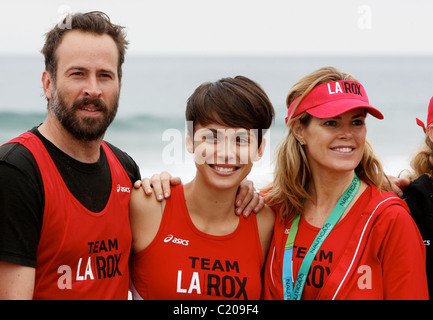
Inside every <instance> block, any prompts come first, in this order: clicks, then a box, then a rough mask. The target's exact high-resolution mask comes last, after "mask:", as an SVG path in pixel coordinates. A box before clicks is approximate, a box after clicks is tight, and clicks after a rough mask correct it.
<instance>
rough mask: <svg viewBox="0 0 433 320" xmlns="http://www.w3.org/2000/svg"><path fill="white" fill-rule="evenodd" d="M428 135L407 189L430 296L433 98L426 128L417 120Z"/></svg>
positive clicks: (413, 164) (432, 275)
mask: <svg viewBox="0 0 433 320" xmlns="http://www.w3.org/2000/svg"><path fill="white" fill-rule="evenodd" d="M417 123H418V124H419V125H420V126H421V127H422V128H423V130H424V133H425V146H424V147H423V148H422V149H421V150H420V151H419V152H418V153H417V154H416V156H415V157H414V158H413V160H412V162H411V167H412V169H413V172H412V173H411V175H410V176H409V178H410V180H411V182H410V185H409V186H408V187H407V188H406V189H404V193H403V199H404V200H406V202H407V204H408V206H409V208H410V211H411V213H412V217H413V219H414V220H415V222H416V223H417V225H418V228H419V230H420V232H421V235H422V237H423V239H424V244H425V246H426V251H427V261H426V267H427V280H428V287H429V291H430V293H431V292H433V250H432V248H433V246H432V240H433V239H432V236H433V201H432V199H433V125H432V124H433V98H431V99H430V104H429V107H428V115H427V128H426V127H425V125H424V123H423V122H422V121H421V120H419V119H417Z"/></svg>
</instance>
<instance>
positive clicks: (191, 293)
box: [130, 185, 264, 300]
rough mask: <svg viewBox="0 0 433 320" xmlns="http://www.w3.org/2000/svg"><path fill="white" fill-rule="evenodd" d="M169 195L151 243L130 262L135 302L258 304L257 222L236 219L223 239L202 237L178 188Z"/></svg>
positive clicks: (259, 257)
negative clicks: (251, 301)
mask: <svg viewBox="0 0 433 320" xmlns="http://www.w3.org/2000/svg"><path fill="white" fill-rule="evenodd" d="M171 190H172V191H171V197H170V198H169V199H167V202H166V206H165V209H164V213H163V217H162V221H161V225H160V228H159V230H158V233H157V235H156V236H155V239H153V241H152V242H151V244H150V245H149V246H148V247H147V248H145V249H144V250H143V251H141V252H139V253H138V254H136V255H133V256H132V257H131V261H130V273H131V283H132V293H133V297H134V299H170V300H177V299H179V300H180V299H182V300H185V299H196V300H199V299H260V295H261V273H260V272H261V269H262V266H263V260H264V259H263V254H262V248H261V244H260V239H259V233H258V228H257V219H256V218H255V217H251V218H249V219H244V218H243V217H242V216H241V217H240V218H239V224H238V227H237V228H236V230H235V231H234V232H232V233H231V234H228V235H225V236H213V235H209V234H206V233H203V232H201V231H200V230H198V229H197V228H196V227H195V226H194V224H193V222H192V220H191V218H190V216H189V213H188V210H187V207H186V203H185V197H184V192H183V186H182V185H179V186H176V187H172V189H171Z"/></svg>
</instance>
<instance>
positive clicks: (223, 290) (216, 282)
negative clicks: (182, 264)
mask: <svg viewBox="0 0 433 320" xmlns="http://www.w3.org/2000/svg"><path fill="white" fill-rule="evenodd" d="M188 259H189V260H190V262H191V268H192V269H198V270H199V271H194V272H193V273H192V275H191V278H189V277H187V276H185V274H184V273H183V272H182V270H178V271H177V287H176V292H178V293H187V294H191V293H196V294H204V295H215V296H217V297H220V296H224V297H226V298H235V299H240V298H242V299H248V297H247V292H246V285H247V280H248V279H247V278H246V277H239V276H238V275H233V272H235V273H239V263H238V261H228V260H225V261H220V260H218V259H215V260H211V259H207V258H200V257H188ZM203 270H204V271H206V272H203ZM207 271H209V272H207ZM212 271H220V272H226V273H227V274H226V275H224V276H222V275H221V274H216V273H212Z"/></svg>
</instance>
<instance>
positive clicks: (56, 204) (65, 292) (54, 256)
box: [10, 132, 131, 299]
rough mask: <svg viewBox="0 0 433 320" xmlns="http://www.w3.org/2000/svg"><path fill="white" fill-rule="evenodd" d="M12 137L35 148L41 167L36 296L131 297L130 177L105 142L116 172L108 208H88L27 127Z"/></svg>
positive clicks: (104, 147)
mask: <svg viewBox="0 0 433 320" xmlns="http://www.w3.org/2000/svg"><path fill="white" fill-rule="evenodd" d="M10 142H18V143H20V144H22V145H24V146H25V147H26V148H27V149H29V150H30V151H31V153H32V154H33V156H34V158H35V159H36V162H37V164H38V166H39V170H40V172H41V176H42V181H43V184H44V193H45V209H44V216H43V224H42V230H41V237H40V241H39V245H38V250H37V259H36V279H35V289H34V294H33V298H34V299H127V298H128V288H129V270H128V259H129V253H130V248H131V230H130V226H129V213H128V202H129V198H130V191H131V180H130V179H129V177H128V175H127V174H126V172H125V170H124V169H123V167H122V165H121V164H120V162H119V161H118V159H117V158H116V156H115V155H114V154H113V152H112V151H111V149H110V148H109V147H108V146H107V145H106V144H105V143H102V147H103V150H104V152H105V154H106V156H107V160H108V163H109V166H110V171H111V177H112V188H111V194H110V198H109V200H108V202H107V205H106V206H105V208H104V209H103V210H102V211H101V212H99V213H94V212H91V211H89V210H87V209H86V208H85V207H84V206H83V205H82V204H81V203H80V202H79V201H78V200H77V199H76V198H75V197H74V196H73V195H72V194H71V193H70V191H69V190H68V188H67V186H66V184H65V183H64V181H63V179H62V177H61V175H60V173H59V171H58V170H57V168H56V166H55V164H54V162H53V160H52V159H51V157H50V155H49V154H48V151H47V150H46V149H45V147H44V145H43V143H42V142H41V141H40V140H39V139H38V138H37V137H36V136H35V135H34V134H32V133H30V132H26V133H24V134H22V135H21V136H19V137H17V138H15V139H13V140H12V141H10Z"/></svg>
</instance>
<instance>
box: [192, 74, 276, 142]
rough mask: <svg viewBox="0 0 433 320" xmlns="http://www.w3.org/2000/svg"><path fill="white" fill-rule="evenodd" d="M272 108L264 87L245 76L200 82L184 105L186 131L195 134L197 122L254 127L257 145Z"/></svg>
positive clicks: (271, 118)
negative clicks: (189, 122)
mask: <svg viewBox="0 0 433 320" xmlns="http://www.w3.org/2000/svg"><path fill="white" fill-rule="evenodd" d="M274 113H275V112H274V108H273V106H272V103H271V102H270V100H269V98H268V96H267V95H266V93H265V92H264V91H263V89H262V88H261V87H260V86H259V85H258V84H257V83H256V82H254V81H252V80H250V79H248V78H247V77H244V76H237V77H235V78H223V79H220V80H218V81H215V82H206V83H203V84H202V85H200V86H199V87H198V88H197V89H196V90H195V91H194V93H193V94H192V95H191V96H190V97H189V99H188V102H187V106H186V112H185V116H186V120H187V121H192V124H193V125H192V127H191V126H188V130H189V134H190V136H191V137H193V136H194V127H195V126H196V125H197V124H200V125H203V126H204V125H208V124H210V123H217V124H220V125H224V126H228V127H233V128H245V129H248V130H251V129H256V130H257V132H258V136H257V139H258V143H259V146H260V144H261V142H262V139H263V135H264V134H265V133H266V131H267V129H268V128H269V127H270V126H271V124H272V121H273V118H274Z"/></svg>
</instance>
